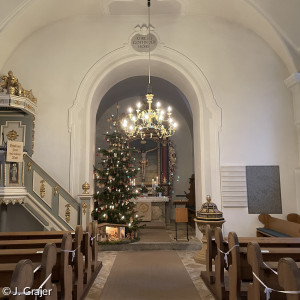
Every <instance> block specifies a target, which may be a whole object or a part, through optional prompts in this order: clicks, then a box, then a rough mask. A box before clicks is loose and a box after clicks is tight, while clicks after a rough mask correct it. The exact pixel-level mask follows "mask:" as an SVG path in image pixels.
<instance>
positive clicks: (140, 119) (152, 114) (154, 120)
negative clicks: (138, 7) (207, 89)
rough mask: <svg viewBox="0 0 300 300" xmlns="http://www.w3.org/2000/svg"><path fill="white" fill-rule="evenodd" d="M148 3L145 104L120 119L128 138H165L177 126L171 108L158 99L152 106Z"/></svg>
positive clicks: (148, 1) (170, 134)
mask: <svg viewBox="0 0 300 300" xmlns="http://www.w3.org/2000/svg"><path fill="white" fill-rule="evenodd" d="M150 1H151V0H147V3H148V87H147V94H146V99H147V105H148V108H144V106H143V105H142V104H141V103H139V102H138V103H137V104H136V109H135V111H134V109H133V108H131V107H129V109H128V111H129V114H128V115H127V117H126V118H124V119H123V121H122V127H123V129H124V130H125V132H126V134H127V135H128V136H129V137H130V138H137V137H139V138H141V139H142V140H143V139H145V138H150V139H152V138H159V139H166V138H168V137H170V136H172V135H173V134H174V133H175V131H176V127H177V123H176V122H175V120H174V119H173V118H172V112H171V111H172V108H171V107H170V106H169V107H168V109H167V111H165V110H164V109H163V108H162V107H161V104H160V102H159V101H157V102H156V108H153V107H152V106H151V105H152V102H153V97H154V95H153V93H152V87H151V60H150V58H151V55H150V53H151V48H150V47H151V29H150V6H151V3H150Z"/></svg>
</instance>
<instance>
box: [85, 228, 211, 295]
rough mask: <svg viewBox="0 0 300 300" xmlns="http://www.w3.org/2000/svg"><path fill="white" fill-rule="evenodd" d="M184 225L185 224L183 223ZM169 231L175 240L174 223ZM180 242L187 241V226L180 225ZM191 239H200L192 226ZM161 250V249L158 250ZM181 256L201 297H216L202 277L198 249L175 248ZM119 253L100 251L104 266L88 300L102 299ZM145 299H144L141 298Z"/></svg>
mask: <svg viewBox="0 0 300 300" xmlns="http://www.w3.org/2000/svg"><path fill="white" fill-rule="evenodd" d="M182 225H184V224H182ZM166 230H167V233H168V235H169V236H170V237H171V239H172V240H174V237H175V227H174V225H170V226H168V227H167V229H166ZM177 234H178V243H181V242H186V227H185V226H179V228H178V233H177ZM189 239H190V241H193V242H197V241H198V242H199V243H200V241H199V240H198V239H197V238H196V237H195V231H194V229H192V228H191V227H189ZM156 251H159V250H156ZM174 251H176V253H177V254H178V256H179V257H180V259H181V261H182V263H183V264H184V266H185V268H186V270H187V272H188V273H189V275H190V277H191V279H192V281H193V283H194V285H195V287H196V289H197V290H198V292H199V299H201V300H202V299H205V300H208V299H215V298H214V297H213V296H212V294H211V293H210V291H209V290H208V289H207V287H206V285H205V284H204V282H203V281H202V279H201V278H200V272H201V271H202V270H204V269H205V266H204V265H201V264H198V263H196V262H195V261H194V255H195V253H196V252H197V251H193V250H174ZM117 254H118V251H100V252H99V254H98V258H99V260H101V261H102V263H103V267H102V269H101V271H100V272H99V275H98V276H97V278H96V280H95V282H94V284H93V286H92V287H91V289H90V292H89V294H88V295H87V297H86V299H87V300H96V299H97V300H98V299H100V296H101V292H102V289H103V287H104V284H105V282H106V279H107V277H108V275H109V273H110V270H111V268H112V266H113V263H114V261H115V258H116V256H117ZM141 300H143V299H141Z"/></svg>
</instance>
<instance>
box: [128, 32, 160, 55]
mask: <svg viewBox="0 0 300 300" xmlns="http://www.w3.org/2000/svg"><path fill="white" fill-rule="evenodd" d="M148 38H149V35H144V34H141V33H136V34H135V35H133V36H132V38H131V46H132V48H133V49H134V50H135V51H137V52H148V51H149V41H148ZM156 47H157V38H156V36H155V35H154V34H153V33H150V51H153V50H154V49H155V48H156Z"/></svg>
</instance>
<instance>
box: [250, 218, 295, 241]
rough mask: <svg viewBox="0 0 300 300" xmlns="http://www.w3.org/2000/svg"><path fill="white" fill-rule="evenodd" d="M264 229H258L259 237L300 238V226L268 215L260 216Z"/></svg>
mask: <svg viewBox="0 0 300 300" xmlns="http://www.w3.org/2000/svg"><path fill="white" fill-rule="evenodd" d="M258 219H259V221H260V222H262V223H263V224H264V227H263V228H257V229H256V235H257V236H275V237H300V224H297V223H294V222H290V221H286V220H282V219H278V218H274V217H271V216H270V215H268V214H260V215H259V216H258Z"/></svg>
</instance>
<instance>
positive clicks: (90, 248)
mask: <svg viewBox="0 0 300 300" xmlns="http://www.w3.org/2000/svg"><path fill="white" fill-rule="evenodd" d="M42 233H44V232H38V233H35V232H33V233H26V232H22V233H18V234H16V235H15V237H18V238H20V240H11V239H10V238H8V239H7V240H5V235H6V236H9V235H7V234H5V235H2V239H0V263H1V260H5V257H6V261H8V260H11V261H14V262H16V260H17V259H19V258H24V255H26V256H27V257H30V258H31V259H32V260H33V261H37V262H38V261H40V257H41V255H42V254H41V253H37V251H42V249H43V248H42V247H43V246H44V245H45V244H46V243H47V242H49V241H51V242H52V243H55V244H56V245H57V247H58V260H60V257H62V258H61V259H62V260H64V261H65V262H68V261H69V257H70V253H68V252H64V255H63V256H62V253H61V250H60V248H59V247H61V248H63V246H62V245H63V241H62V240H61V239H59V238H57V237H60V236H61V234H62V233H66V232H65V231H60V232H56V233H55V232H46V234H45V237H44V239H42V238H41V237H42ZM72 233H73V232H68V235H69V236H70V241H69V243H70V248H69V249H68V251H70V250H71V249H72V248H73V250H75V249H77V250H76V255H75V258H74V262H73V265H74V266H73V270H74V272H72V276H73V278H72V276H71V277H70V276H67V277H69V278H71V280H72V279H73V282H74V288H73V294H74V295H73V297H74V299H83V298H84V297H85V296H86V295H87V293H88V291H89V288H90V287H91V285H92V284H93V281H94V280H95V278H96V276H97V274H98V273H99V271H100V269H101V267H102V263H101V262H99V261H98V243H97V240H96V238H94V237H96V234H97V222H94V223H91V224H88V225H87V229H86V232H85V233H83V231H82V228H81V226H77V228H76V232H75V239H74V241H73V246H72V239H71V234H72ZM73 234H74V233H73ZM36 237H39V238H40V239H36ZM63 250H67V249H63ZM68 267H69V271H66V270H67V269H68ZM70 270H71V271H72V267H71V266H70V265H67V266H64V269H61V272H65V273H66V272H70ZM61 272H60V271H57V268H56V269H55V272H54V273H55V276H56V275H57V274H58V273H59V274H60V273H61ZM59 276H60V277H61V278H67V277H66V275H64V276H63V275H57V276H56V279H57V278H58V277H59ZM64 280H65V279H63V280H62V282H64ZM65 281H66V280H65ZM70 288H71V289H72V281H71V283H70V281H69V282H67V283H65V284H62V287H61V288H60V286H58V289H59V294H63V293H66V295H65V296H64V299H69V298H68V297H69V295H70V294H69V290H70ZM68 289H69V290H68ZM70 299H71V298H70Z"/></svg>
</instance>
